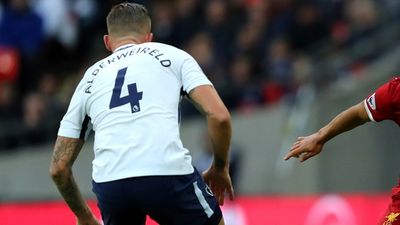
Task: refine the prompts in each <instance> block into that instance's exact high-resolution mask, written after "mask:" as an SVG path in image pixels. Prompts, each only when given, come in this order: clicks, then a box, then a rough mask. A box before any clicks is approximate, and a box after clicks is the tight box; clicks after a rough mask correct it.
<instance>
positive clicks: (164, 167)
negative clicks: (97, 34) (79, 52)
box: [58, 42, 212, 182]
mask: <svg viewBox="0 0 400 225" xmlns="http://www.w3.org/2000/svg"><path fill="white" fill-rule="evenodd" d="M200 85H212V84H211V82H210V81H209V80H208V79H207V77H206V76H205V75H204V73H203V72H202V70H201V69H200V66H199V65H198V64H197V62H196V61H195V60H194V59H193V58H192V57H191V56H190V55H189V54H187V53H186V52H184V51H182V50H180V49H177V48H175V47H172V46H169V45H165V44H161V43H155V42H147V43H142V44H137V45H124V46H121V47H119V48H118V49H116V50H115V51H114V53H113V54H112V55H110V56H108V57H107V58H105V59H103V60H100V61H99V62H97V63H96V64H94V65H93V66H91V67H90V68H89V69H88V70H87V71H86V73H85V75H84V77H83V78H82V80H81V81H80V83H79V85H78V87H77V88H76V90H75V93H74V95H73V96H72V99H71V102H70V105H69V108H68V111H67V113H66V114H65V116H64V118H63V119H62V121H61V124H60V129H59V131H58V135H59V136H63V137H69V138H85V135H86V133H87V131H88V130H89V129H88V128H89V127H90V125H92V126H93V130H94V131H95V141H94V154H95V157H94V160H93V173H92V175H93V180H94V181H96V182H106V181H113V180H118V179H123V178H128V177H138V176H151V175H181V174H190V173H192V172H193V171H194V169H193V166H192V163H191V161H192V158H191V156H190V154H189V151H188V150H187V149H186V148H184V147H183V145H182V142H181V140H180V134H179V102H180V100H181V94H182V93H184V92H186V93H189V92H190V91H191V90H192V89H194V88H195V87H198V86H200Z"/></svg>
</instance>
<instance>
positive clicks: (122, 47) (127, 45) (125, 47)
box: [113, 44, 135, 53]
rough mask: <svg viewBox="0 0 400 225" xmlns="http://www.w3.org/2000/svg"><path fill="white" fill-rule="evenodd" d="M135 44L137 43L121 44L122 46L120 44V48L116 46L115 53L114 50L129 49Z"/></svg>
mask: <svg viewBox="0 0 400 225" xmlns="http://www.w3.org/2000/svg"><path fill="white" fill-rule="evenodd" d="M134 45H135V44H126V45H121V46H119V47H118V48H116V49H115V50H114V51H113V53H114V52H118V51H121V50H124V49H127V48H130V47H133V46H134Z"/></svg>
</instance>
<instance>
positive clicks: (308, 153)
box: [299, 152, 316, 162]
mask: <svg viewBox="0 0 400 225" xmlns="http://www.w3.org/2000/svg"><path fill="white" fill-rule="evenodd" d="M314 155H316V154H315V153H311V152H307V153H305V154H302V155H301V156H300V158H299V160H300V162H304V161H306V160H307V159H309V158H311V157H313V156H314Z"/></svg>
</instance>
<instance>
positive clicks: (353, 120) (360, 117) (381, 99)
mask: <svg viewBox="0 0 400 225" xmlns="http://www.w3.org/2000/svg"><path fill="white" fill-rule="evenodd" d="M386 119H389V120H393V121H394V122H395V123H396V124H398V125H400V77H395V78H392V79H391V80H390V81H389V82H387V83H385V84H384V85H382V86H380V87H379V88H378V89H377V90H376V91H375V93H373V94H371V95H369V96H368V97H367V98H366V99H365V100H364V101H362V102H361V103H359V104H356V105H354V106H352V107H350V108H348V109H347V110H345V111H343V112H342V113H340V114H339V115H337V116H336V117H335V118H334V119H333V120H332V121H330V122H329V123H328V124H327V125H326V126H324V127H323V128H321V129H320V130H319V131H317V132H315V133H314V134H311V135H309V136H306V137H298V138H297V141H296V142H294V143H293V145H292V147H291V149H290V151H289V153H288V154H287V155H286V156H285V160H288V159H290V158H292V157H298V158H299V160H300V161H301V162H303V161H305V160H307V159H309V158H310V157H313V156H315V155H317V154H319V153H320V152H321V151H322V149H323V147H324V144H325V143H326V142H327V141H329V140H330V139H332V138H334V137H335V136H337V135H339V134H341V133H344V132H346V131H349V130H352V129H353V128H355V127H358V126H360V125H362V124H364V123H366V122H369V121H376V122H379V121H382V120H386ZM380 224H382V225H400V182H399V184H398V186H396V187H394V188H393V189H392V202H391V204H390V206H389V209H388V212H387V213H386V216H385V217H384V218H382V221H381V223H380Z"/></svg>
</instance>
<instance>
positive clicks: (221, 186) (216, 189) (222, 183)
mask: <svg viewBox="0 0 400 225" xmlns="http://www.w3.org/2000/svg"><path fill="white" fill-rule="evenodd" d="M203 179H204V181H205V182H206V184H207V185H208V186H209V187H210V188H211V191H212V192H213V193H214V196H215V197H216V198H217V200H218V203H219V204H220V205H223V204H224V199H225V194H228V195H229V199H230V200H233V198H234V191H233V187H232V181H231V177H230V176H229V169H224V170H218V169H216V168H215V167H214V166H211V167H210V168H209V169H208V170H206V171H205V172H203Z"/></svg>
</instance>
